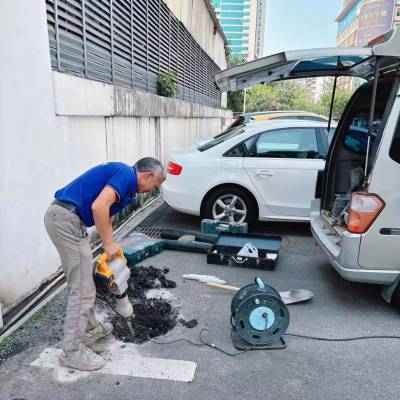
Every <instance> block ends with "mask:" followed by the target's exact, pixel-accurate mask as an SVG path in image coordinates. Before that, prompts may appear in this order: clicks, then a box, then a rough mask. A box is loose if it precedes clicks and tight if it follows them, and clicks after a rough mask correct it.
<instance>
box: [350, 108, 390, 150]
mask: <svg viewBox="0 0 400 400" xmlns="http://www.w3.org/2000/svg"><path fill="white" fill-rule="evenodd" d="M381 121H382V113H379V112H375V115H374V121H373V123H372V134H371V143H370V148H372V146H373V145H374V142H375V139H376V135H377V133H378V131H379V127H380V125H381ZM344 146H345V147H346V148H347V149H348V150H350V151H352V152H353V153H357V154H366V153H367V147H368V115H367V113H357V114H356V115H355V116H354V117H353V120H352V122H351V125H350V126H349V128H348V129H347V132H346V135H345V137H344Z"/></svg>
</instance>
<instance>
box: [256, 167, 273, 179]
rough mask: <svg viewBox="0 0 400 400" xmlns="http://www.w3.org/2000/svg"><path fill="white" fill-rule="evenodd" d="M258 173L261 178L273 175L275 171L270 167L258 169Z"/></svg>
mask: <svg viewBox="0 0 400 400" xmlns="http://www.w3.org/2000/svg"><path fill="white" fill-rule="evenodd" d="M256 175H257V176H259V177H261V178H265V177H267V176H272V175H273V173H272V172H271V171H270V170H269V169H257V170H256Z"/></svg>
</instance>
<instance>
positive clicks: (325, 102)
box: [319, 89, 353, 118]
mask: <svg viewBox="0 0 400 400" xmlns="http://www.w3.org/2000/svg"><path fill="white" fill-rule="evenodd" d="M352 95H353V92H352V91H349V90H342V89H336V94H335V101H334V102H333V110H332V115H333V117H334V118H340V116H341V115H342V113H343V111H344V108H345V107H346V104H347V103H348V102H349V100H350V97H351V96H352ZM331 101H332V93H331V92H325V93H324V94H323V95H322V97H321V100H320V102H319V105H320V108H321V109H322V110H323V112H324V114H326V115H329V110H330V107H331Z"/></svg>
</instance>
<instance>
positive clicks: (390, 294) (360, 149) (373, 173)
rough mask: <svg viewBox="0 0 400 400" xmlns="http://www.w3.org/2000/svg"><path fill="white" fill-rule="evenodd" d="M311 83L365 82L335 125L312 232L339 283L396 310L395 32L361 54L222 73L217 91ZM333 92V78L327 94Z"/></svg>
mask: <svg viewBox="0 0 400 400" xmlns="http://www.w3.org/2000/svg"><path fill="white" fill-rule="evenodd" d="M313 76H315V77H316V76H333V77H338V76H352V77H358V78H362V79H364V80H365V81H366V82H365V83H364V84H362V85H361V86H360V87H359V88H358V89H357V90H356V92H355V93H354V95H353V96H352V98H351V99H350V101H349V103H348V104H347V106H346V109H345V111H344V113H343V115H342V117H341V120H340V121H339V124H338V126H337V128H336V130H335V134H334V136H333V139H332V143H331V146H330V149H329V152H328V155H327V159H326V164H325V170H324V171H321V173H320V175H319V179H318V182H317V188H316V199H315V200H313V202H312V207H311V210H312V211H311V228H312V233H313V236H314V238H315V240H316V241H317V243H318V245H319V246H320V248H321V249H322V250H323V251H324V253H325V254H326V255H327V256H328V258H329V260H330V262H331V264H332V266H333V267H334V268H335V269H336V271H337V272H338V273H339V274H340V275H341V276H342V277H343V278H345V279H347V280H351V281H356V282H368V283H375V284H381V285H386V288H385V290H384V291H383V294H384V297H385V299H386V300H387V301H391V302H392V303H395V304H400V284H399V281H400V278H399V276H400V118H399V117H400V90H399V89H400V85H399V81H400V30H394V31H390V32H387V33H386V34H384V35H381V36H380V37H378V38H376V39H374V40H373V41H372V42H370V43H369V45H368V47H363V48H329V49H312V50H301V51H291V52H286V53H279V54H275V55H273V56H269V57H264V58H262V59H259V60H256V61H252V62H250V63H247V64H242V65H239V66H236V67H233V68H231V69H229V70H225V71H222V72H220V73H218V74H217V75H216V82H217V84H218V86H219V87H220V88H221V90H223V91H227V90H238V89H244V88H247V87H250V86H253V85H255V84H259V83H262V82H273V81H278V80H283V79H296V78H307V77H313ZM335 87H336V78H335V85H334V91H335Z"/></svg>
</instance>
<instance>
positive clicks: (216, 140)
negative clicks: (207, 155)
mask: <svg viewBox="0 0 400 400" xmlns="http://www.w3.org/2000/svg"><path fill="white" fill-rule="evenodd" d="M243 132H244V129H243V127H238V128H236V129H233V130H227V131H226V132H225V134H223V135H218V137H217V138H214V139H212V140H210V141H209V142H207V143H205V144H203V145H201V146H199V147H198V148H197V149H198V150H199V151H206V150H208V149H211V148H212V147H214V146H217V145H218V144H220V143H223V142H225V140H228V139H231V138H233V137H235V136H237V135H240V134H241V133H243Z"/></svg>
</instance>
